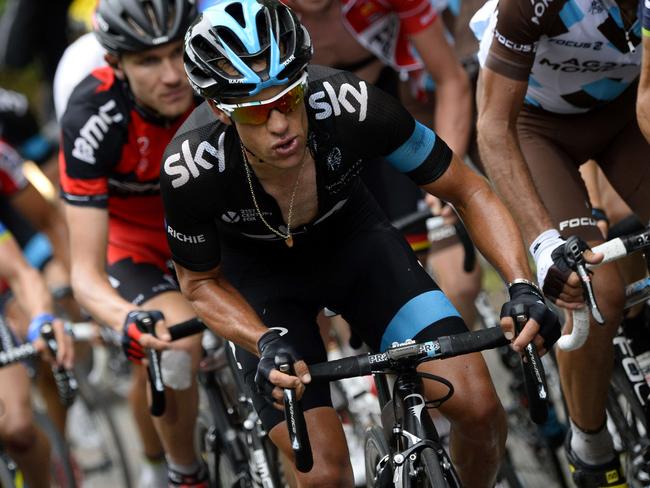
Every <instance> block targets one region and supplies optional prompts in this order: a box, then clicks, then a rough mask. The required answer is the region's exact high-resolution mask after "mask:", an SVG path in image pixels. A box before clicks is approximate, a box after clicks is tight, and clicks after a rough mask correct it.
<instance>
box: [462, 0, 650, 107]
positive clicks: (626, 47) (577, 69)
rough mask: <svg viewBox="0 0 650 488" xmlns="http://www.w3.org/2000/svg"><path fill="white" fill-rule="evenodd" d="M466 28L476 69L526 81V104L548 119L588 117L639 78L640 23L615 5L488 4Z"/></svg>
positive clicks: (585, 1)
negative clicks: (474, 46)
mask: <svg viewBox="0 0 650 488" xmlns="http://www.w3.org/2000/svg"><path fill="white" fill-rule="evenodd" d="M470 27H472V30H473V31H474V33H475V35H476V36H477V38H478V39H479V40H480V41H481V45H480V51H479V61H480V63H481V66H487V67H488V68H490V69H492V70H493V71H496V72H497V73H499V74H501V75H503V76H506V77H508V78H511V79H515V80H521V81H527V82H528V89H527V91H526V98H525V103H526V104H528V105H531V106H535V107H539V108H542V109H544V110H547V111H549V112H554V113H564V114H570V113H584V112H588V111H590V110H592V109H594V108H596V107H598V106H602V105H604V104H606V103H608V102H611V101H612V100H614V99H616V98H617V97H618V96H619V95H620V94H621V93H623V92H624V91H625V90H626V89H627V88H628V87H629V86H630V85H631V84H632V83H633V82H634V81H635V80H636V79H637V78H638V76H639V73H640V65H641V51H642V49H641V46H640V43H641V23H640V22H639V20H638V19H636V20H635V22H634V23H633V24H632V25H630V26H625V25H624V23H623V19H622V15H621V11H620V8H619V6H618V5H617V4H616V3H615V2H614V0H554V1H549V0H537V1H530V2H529V1H524V0H498V1H497V0H490V1H489V2H487V3H486V4H485V5H484V6H483V7H482V8H481V9H480V10H479V11H478V12H477V13H476V15H475V16H474V17H473V18H472V21H471V22H470Z"/></svg>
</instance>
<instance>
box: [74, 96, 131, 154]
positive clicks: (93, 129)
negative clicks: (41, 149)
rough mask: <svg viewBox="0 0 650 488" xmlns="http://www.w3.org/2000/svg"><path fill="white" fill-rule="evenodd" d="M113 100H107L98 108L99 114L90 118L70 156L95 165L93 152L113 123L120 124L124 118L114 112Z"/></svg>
mask: <svg viewBox="0 0 650 488" xmlns="http://www.w3.org/2000/svg"><path fill="white" fill-rule="evenodd" d="M115 105H116V104H115V100H109V101H108V102H106V103H105V104H104V105H102V106H101V107H99V112H98V113H96V114H93V115H91V116H90V118H89V119H88V120H87V121H86V123H85V124H84V125H83V127H82V128H81V130H80V131H79V136H78V137H77V138H76V139H75V140H74V148H73V149H72V155H73V156H74V157H75V158H77V159H79V160H80V161H84V162H86V163H88V164H95V150H96V149H97V148H99V143H100V142H101V141H103V140H104V136H105V135H106V134H107V133H108V128H109V127H110V126H111V124H113V123H117V122H121V121H122V120H123V119H124V117H123V116H122V114H121V113H120V112H118V111H117V110H115Z"/></svg>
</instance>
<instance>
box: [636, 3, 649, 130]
mask: <svg viewBox="0 0 650 488" xmlns="http://www.w3.org/2000/svg"><path fill="white" fill-rule="evenodd" d="M646 10H648V9H647V8H646ZM646 15H650V14H647V13H646ZM647 22H648V24H650V19H648V21H647ZM636 114H637V117H638V119H639V127H640V128H641V132H643V135H644V136H645V138H646V139H647V140H648V141H650V25H648V28H647V29H646V28H644V30H643V63H642V66H641V78H640V80H639V94H638V97H637V100H636Z"/></svg>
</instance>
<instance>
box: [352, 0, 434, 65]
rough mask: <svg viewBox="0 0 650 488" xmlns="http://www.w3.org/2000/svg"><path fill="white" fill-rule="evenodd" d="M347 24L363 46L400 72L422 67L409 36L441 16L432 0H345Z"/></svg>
mask: <svg viewBox="0 0 650 488" xmlns="http://www.w3.org/2000/svg"><path fill="white" fill-rule="evenodd" d="M341 8H342V13H343V22H344V23H345V26H346V27H347V28H348V29H349V30H350V31H351V32H352V34H353V35H354V36H355V38H356V39H357V40H358V41H359V43H360V44H361V45H362V46H364V47H365V48H366V49H368V51H370V52H371V53H373V54H374V55H375V56H377V57H378V58H379V59H380V60H381V61H382V62H383V63H384V64H386V65H388V66H391V67H392V68H393V69H395V70H396V71H413V70H417V69H421V68H422V62H421V61H420V60H419V58H418V57H417V55H416V54H415V52H414V49H413V47H412V45H411V43H410V41H409V37H410V36H412V35H414V34H417V33H418V32H420V31H422V30H424V29H425V28H427V27H429V26H430V25H431V24H433V22H434V21H435V20H436V18H437V16H438V14H437V12H436V9H435V8H434V7H433V5H432V3H431V2H430V1H429V0H341Z"/></svg>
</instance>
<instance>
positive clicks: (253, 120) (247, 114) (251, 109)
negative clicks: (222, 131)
mask: <svg viewBox="0 0 650 488" xmlns="http://www.w3.org/2000/svg"><path fill="white" fill-rule="evenodd" d="M304 95H305V88H304V86H303V85H298V86H296V87H295V88H293V89H291V90H290V91H288V92H287V93H285V94H284V95H282V96H281V97H280V98H278V99H277V100H275V101H273V102H270V103H264V104H261V105H250V106H248V107H238V108H236V109H234V110H233V111H232V113H231V114H230V118H231V119H232V120H234V121H235V122H239V123H241V124H252V125H259V124H263V123H264V122H266V121H267V120H268V118H269V115H270V113H271V110H279V111H280V112H282V113H283V114H286V113H288V112H290V111H292V110H293V109H294V108H296V107H297V106H298V105H299V104H300V102H301V101H302V99H303V97H304Z"/></svg>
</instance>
